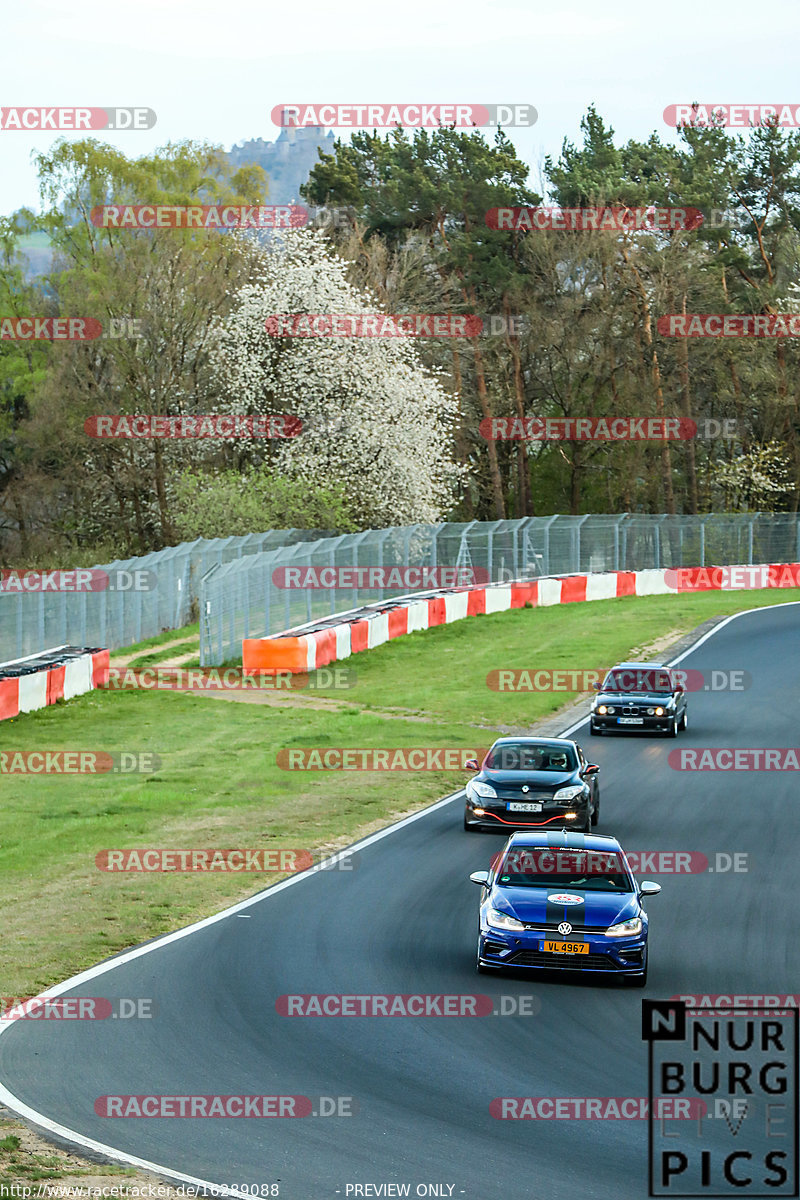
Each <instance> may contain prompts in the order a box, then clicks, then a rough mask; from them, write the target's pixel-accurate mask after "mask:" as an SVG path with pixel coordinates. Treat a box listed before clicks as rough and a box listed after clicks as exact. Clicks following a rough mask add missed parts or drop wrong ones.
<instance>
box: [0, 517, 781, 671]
mask: <svg viewBox="0 0 800 1200" xmlns="http://www.w3.org/2000/svg"><path fill="white" fill-rule="evenodd" d="M797 561H800V520H798V518H797V517H795V516H793V515H791V514H780V513H779V514H773V513H737V514H708V515H706V516H699V517H669V516H666V515H654V516H651V515H646V514H639V513H623V514H621V515H613V514H609V515H603V514H598V515H589V516H580V517H571V516H552V517H526V518H522V519H521V520H515V521H508V520H507V521H469V522H463V523H443V524H438V525H407V526H397V527H394V528H391V529H368V530H365V531H364V532H362V533H353V534H342V535H338V536H337V535H334V534H331V533H323V532H320V531H314V530H305V529H278V530H269V531H267V532H265V533H253V534H249V535H248V536H247V537H230V538H216V539H213V540H204V539H202V538H201V539H198V540H197V541H195V542H183V543H181V545H179V546H171V547H169V548H168V549H166V550H160V551H157V552H155V553H153V554H147V555H143V556H141V557H137V558H128V559H124V560H117V561H115V562H113V563H104V564H101V565H100V566H99V568H95V569H100V570H103V571H106V572H107V573H108V574H109V575H112V576H113V575H115V574H116V573H117V572H127V573H128V574H129V575H131V576H132V575H135V573H136V572H142V571H145V572H151V573H152V581H153V582H154V584H155V586H150V587H148V588H147V589H146V590H145V589H143V590H134V589H133V588H132V589H130V590H127V591H126V590H119V591H110V590H103V591H95V592H77V593H75V592H52V591H47V592H30V593H23V594H19V593H17V592H11V593H10V592H3V591H2V590H0V661H3V660H7V659H17V658H22V657H24V656H26V655H29V654H36V653H38V652H40V651H41V650H43V649H44V648H45V647H47V646H53V645H78V646H88V645H92V646H104V647H107V648H109V649H112V650H113V649H117V648H118V647H120V646H129V645H132V644H133V643H135V642H139V641H142V640H144V639H145V638H149V637H154V636H155V635H156V634H158V633H161V632H162V631H164V630H167V629H179V628H181V627H182V626H184V625H187V624H189V623H190V622H192V621H194V620H198V618H199V620H200V647H201V662H202V663H203V664H204V665H219V664H220V663H222V662H225V661H227V660H229V659H238V658H239V656H240V654H241V642H242V638H243V637H264V636H266V635H268V634H270V633H279V632H282V631H283V630H286V629H290V628H293V627H294V626H296V625H299V624H303V623H304V622H307V621H311V620H313V619H314V618H315V617H320V616H327V615H330V614H332V613H335V612H341V611H342V610H344V609H349V608H357V607H359V606H361V605H363V604H369V603H373V602H377V601H381V600H384V599H386V598H387V597H391V596H395V595H401V594H402V592H403V591H407V590H408V588H399V589H388V588H387V589H384V588H371V589H369V588H348V589H347V591H343V590H341V589H333V588H331V589H328V590H324V591H320V590H313V589H304V590H302V591H299V590H291V589H286V588H280V587H278V586H277V585H276V583H275V582H274V580H273V577H272V573H273V571H274V570H275V568H276V567H283V566H288V565H295V566H386V567H389V566H422V567H441V566H448V567H462V568H469V567H472V568H480V569H482V570H483V571H484V572H486V573H487V574H486V575H484V578H487V577H488V579H490V580H493V581H499V580H503V579H511V578H526V577H528V578H533V577H535V576H537V575H563V574H570V573H575V572H584V571H589V572H596V571H618V570H644V569H646V568H648V567H656V568H658V567H680V566H705V565H720V566H724V565H726V564H732V563H742V564H749V563H759V562H762V563H763V562H797Z"/></svg>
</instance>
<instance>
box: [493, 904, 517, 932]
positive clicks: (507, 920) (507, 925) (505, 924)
mask: <svg viewBox="0 0 800 1200" xmlns="http://www.w3.org/2000/svg"><path fill="white" fill-rule="evenodd" d="M486 924H487V925H491V926H492V928H493V929H524V928H525V926H524V925H523V924H522V921H518V920H517V918H516V917H512V916H509V914H508V913H504V912H500V910H499V909H498V908H490V909H489V911H488V912H487V914H486Z"/></svg>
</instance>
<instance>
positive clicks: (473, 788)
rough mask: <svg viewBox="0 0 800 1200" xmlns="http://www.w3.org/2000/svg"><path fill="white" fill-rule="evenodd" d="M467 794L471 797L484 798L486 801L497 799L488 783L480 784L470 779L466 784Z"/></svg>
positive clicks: (495, 793)
mask: <svg viewBox="0 0 800 1200" xmlns="http://www.w3.org/2000/svg"><path fill="white" fill-rule="evenodd" d="M467 792H468V793H470V794H471V795H473V796H484V797H486V799H488V800H490V799H492V797H494V798H496V797H497V792H496V791H495V790H494V788H493V787H492V785H491V784H490V783H481V782H480V781H479V780H475V779H470V781H469V783H468V784H467Z"/></svg>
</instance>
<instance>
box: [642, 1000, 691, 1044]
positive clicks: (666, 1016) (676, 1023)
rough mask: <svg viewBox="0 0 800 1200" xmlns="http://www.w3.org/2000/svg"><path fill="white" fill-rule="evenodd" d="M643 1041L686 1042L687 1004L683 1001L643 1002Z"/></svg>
mask: <svg viewBox="0 0 800 1200" xmlns="http://www.w3.org/2000/svg"><path fill="white" fill-rule="evenodd" d="M642 1041H645V1042H685V1041H686V1004H685V1002H684V1001H683V1000H643V1001H642Z"/></svg>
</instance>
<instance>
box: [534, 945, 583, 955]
mask: <svg viewBox="0 0 800 1200" xmlns="http://www.w3.org/2000/svg"><path fill="white" fill-rule="evenodd" d="M542 949H543V950H544V951H545V952H546V953H547V954H588V953H589V943H588V942H542Z"/></svg>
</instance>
